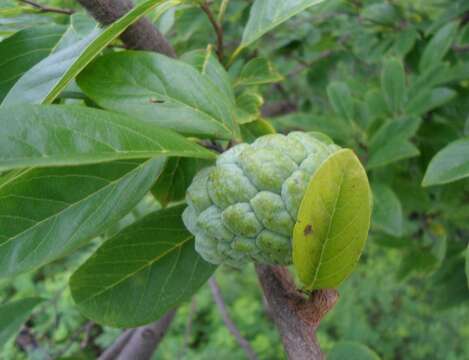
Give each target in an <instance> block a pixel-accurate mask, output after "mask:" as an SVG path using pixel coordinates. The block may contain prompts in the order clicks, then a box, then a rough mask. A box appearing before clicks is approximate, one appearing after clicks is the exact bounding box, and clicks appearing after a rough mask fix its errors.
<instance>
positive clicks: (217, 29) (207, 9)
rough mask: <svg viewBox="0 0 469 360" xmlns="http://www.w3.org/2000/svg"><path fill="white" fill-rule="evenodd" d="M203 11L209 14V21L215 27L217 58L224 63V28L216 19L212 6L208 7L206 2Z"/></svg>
mask: <svg viewBox="0 0 469 360" xmlns="http://www.w3.org/2000/svg"><path fill="white" fill-rule="evenodd" d="M200 7H201V9H202V10H203V11H204V12H205V14H207V17H208V20H209V21H210V23H211V24H212V26H213V29H214V30H215V34H216V35H217V48H216V52H217V56H218V60H220V62H222V61H223V46H224V45H223V28H222V26H221V24H220V23H219V22H218V21H217V20H216V19H215V16H214V15H213V13H212V10H210V6H209V5H208V3H207V2H204V3H202V4H201V5H200Z"/></svg>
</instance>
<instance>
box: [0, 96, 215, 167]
mask: <svg viewBox="0 0 469 360" xmlns="http://www.w3.org/2000/svg"><path fill="white" fill-rule="evenodd" d="M0 127H1V128H2V132H0V171H3V170H10V169H15V168H25V167H32V166H34V167H47V166H65V165H84V164H93V163H99V162H105V161H112V160H122V159H144V158H151V157H157V156H185V157H186V156H187V157H201V158H213V157H214V154H212V153H211V152H209V151H208V150H206V149H204V148H203V147H201V146H199V145H196V144H194V143H193V142H191V141H189V140H186V139H185V138H183V137H182V136H181V135H178V134H176V133H174V132H172V131H170V130H166V129H161V128H159V127H157V126H155V125H153V124H148V123H142V122H139V121H136V120H135V119H133V118H130V117H128V116H125V115H120V114H115V113H110V112H106V111H102V110H95V109H90V108H86V107H83V106H68V105H25V106H13V107H4V108H0Z"/></svg>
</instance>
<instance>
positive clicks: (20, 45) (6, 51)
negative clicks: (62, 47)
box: [0, 25, 65, 102]
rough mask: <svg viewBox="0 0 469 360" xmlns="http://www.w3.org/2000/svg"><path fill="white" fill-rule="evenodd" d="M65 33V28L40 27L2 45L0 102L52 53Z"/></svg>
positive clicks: (17, 34) (21, 32) (7, 40)
mask: <svg viewBox="0 0 469 360" xmlns="http://www.w3.org/2000/svg"><path fill="white" fill-rule="evenodd" d="M64 31H65V27H63V26H57V25H53V26H38V27H33V28H29V29H24V30H21V31H19V32H17V33H16V34H14V35H12V36H10V37H9V38H7V39H5V40H3V41H2V42H1V43H0V54H2V59H1V60H0V79H2V80H1V81H0V102H1V101H2V100H3V98H4V97H5V96H6V94H7V93H8V91H10V89H11V88H12V87H13V85H14V84H15V82H16V81H17V80H18V79H19V78H20V77H21V76H22V75H23V74H24V73H25V72H26V71H28V70H29V69H30V68H31V67H33V66H34V65H36V64H37V63H38V62H39V61H41V60H42V59H44V58H45V57H46V56H48V55H49V54H50V53H51V51H52V50H53V49H54V46H55V45H56V44H57V42H58V41H59V39H60V37H61V36H62V34H63V32H64Z"/></svg>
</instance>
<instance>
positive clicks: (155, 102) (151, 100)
mask: <svg viewBox="0 0 469 360" xmlns="http://www.w3.org/2000/svg"><path fill="white" fill-rule="evenodd" d="M148 101H149V102H150V103H152V104H162V103H164V101H163V100H158V99H157V98H150V100H148Z"/></svg>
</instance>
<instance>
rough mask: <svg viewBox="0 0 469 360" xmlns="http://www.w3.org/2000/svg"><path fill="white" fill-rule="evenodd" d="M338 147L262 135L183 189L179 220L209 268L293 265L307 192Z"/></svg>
mask: <svg viewBox="0 0 469 360" xmlns="http://www.w3.org/2000/svg"><path fill="white" fill-rule="evenodd" d="M337 149H338V146H337V145H333V144H332V145H331V144H326V143H324V142H322V141H320V140H318V139H317V138H315V137H314V136H313V135H312V134H308V133H302V132H292V133H290V134H288V135H287V136H285V135H280V134H275V135H266V136H262V137H260V138H258V139H257V140H256V141H255V142H254V143H253V144H251V145H249V144H239V145H236V146H234V147H233V148H231V149H230V150H228V151H226V152H225V153H223V154H221V155H220V156H219V157H218V159H217V162H216V165H215V166H211V167H208V168H205V169H203V170H201V171H200V172H199V173H198V174H197V175H196V176H195V177H194V180H193V182H192V184H191V185H190V186H189V188H188V189H187V194H186V200H187V204H188V207H187V208H186V209H185V211H184V214H183V221H184V224H185V225H186V227H187V228H188V229H189V231H190V232H191V233H192V234H193V235H194V236H195V248H196V250H197V252H198V253H199V254H200V255H201V256H202V257H203V258H204V259H205V260H207V261H208V262H210V263H213V264H221V263H227V264H229V265H232V266H236V267H240V266H242V265H243V264H245V263H247V262H249V261H254V262H260V263H267V264H278V265H289V264H291V263H292V254H291V253H292V251H291V250H292V244H291V243H292V233H293V226H294V225H295V221H296V217H297V214H298V209H299V207H300V203H301V200H302V199H303V195H304V193H305V190H306V187H307V186H308V183H309V181H310V179H311V177H312V175H313V174H314V172H315V171H316V170H317V169H318V167H319V165H320V164H321V163H322V162H323V161H324V160H325V159H326V158H327V157H328V156H329V155H330V154H332V153H333V152H335V151H336V150H337Z"/></svg>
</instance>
